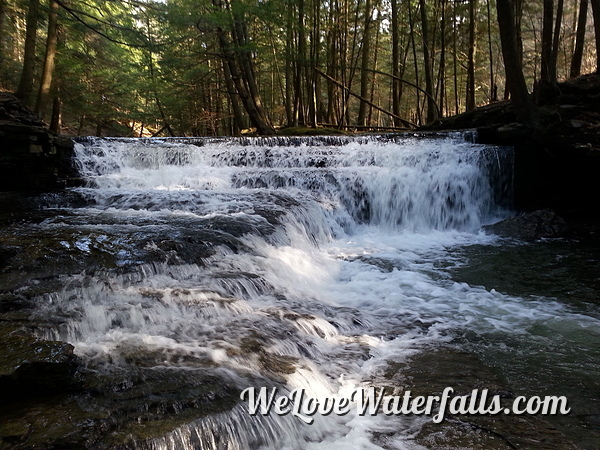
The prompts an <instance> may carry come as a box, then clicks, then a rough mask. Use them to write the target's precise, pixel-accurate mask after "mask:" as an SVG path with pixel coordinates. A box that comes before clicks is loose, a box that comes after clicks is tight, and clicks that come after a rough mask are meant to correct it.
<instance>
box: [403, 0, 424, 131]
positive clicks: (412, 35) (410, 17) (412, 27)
mask: <svg viewBox="0 0 600 450" xmlns="http://www.w3.org/2000/svg"><path fill="white" fill-rule="evenodd" d="M407 5H408V23H409V25H410V44H411V47H412V53H413V62H414V65H415V84H416V85H417V86H420V83H419V61H418V58H417V44H416V42H415V24H414V20H415V19H414V16H413V13H412V11H411V7H410V2H407ZM416 95H417V110H416V111H417V114H416V117H417V123H418V124H419V125H423V123H422V122H423V121H422V119H421V94H420V93H419V90H418V89H417V92H416Z"/></svg>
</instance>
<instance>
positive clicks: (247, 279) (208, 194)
mask: <svg viewBox="0 0 600 450" xmlns="http://www.w3.org/2000/svg"><path fill="white" fill-rule="evenodd" d="M473 141H474V139H473V136H472V135H471V134H460V133H453V134H446V135H419V134H415V135H406V136H387V137H360V138H350V137H348V138H346V137H339V138H337V137H336V138H332V137H326V138H240V139H234V138H205V139H191V138H188V139H185V138H173V139H108V138H104V139H99V138H87V139H82V140H80V141H79V142H78V143H77V145H76V148H75V158H76V164H77V166H78V169H79V171H80V173H81V175H82V176H83V177H84V178H85V180H86V184H85V186H84V187H80V188H76V189H74V192H75V193H76V194H77V195H78V196H79V198H80V200H82V201H80V202H79V203H78V204H79V205H84V206H79V207H72V208H70V209H68V213H65V214H62V215H59V216H57V217H56V218H54V219H49V220H47V221H46V222H45V223H44V226H46V227H48V228H49V229H60V230H62V233H63V235H64V236H66V237H64V238H63V240H62V241H61V244H62V245H64V247H65V248H67V249H72V250H73V251H77V252H79V253H78V254H82V255H84V256H86V257H90V258H95V259H94V261H96V262H97V263H96V264H94V265H93V266H92V267H89V268H88V269H86V270H85V271H83V272H82V273H77V274H73V275H71V276H68V277H64V280H63V287H62V288H61V289H60V290H59V291H57V292H55V293H53V294H51V295H47V296H45V297H44V298H43V299H42V301H41V302H40V303H42V304H43V306H42V307H41V308H40V315H42V316H45V317H53V318H55V319H54V320H55V326H53V327H49V328H48V329H47V330H46V331H45V334H44V337H46V338H50V339H59V340H65V341H68V342H70V343H72V344H73V345H74V346H75V353H76V354H77V355H78V356H79V357H80V358H81V360H82V361H83V363H84V364H85V365H86V367H88V368H89V369H90V370H93V371H95V372H96V373H98V374H104V375H102V376H106V377H108V379H114V380H116V381H113V382H109V384H110V385H111V386H113V385H117V384H118V385H119V386H120V387H119V389H116V388H114V389H113V390H112V391H111V390H110V389H109V390H108V391H110V392H121V391H125V392H136V391H135V389H138V388H140V384H139V383H141V381H139V380H144V381H143V383H145V384H144V386H145V388H144V389H146V391H147V396H143V397H141V398H140V400H139V401H140V403H141V404H140V405H139V410H140V411H142V410H143V411H145V412H139V413H136V414H138V415H139V417H137V416H135V414H133V416H132V415H131V414H130V413H128V414H124V413H123V411H124V410H125V409H126V407H125V406H124V404H123V400H122V399H121V397H118V396H117V394H114V395H115V398H112V397H111V400H110V402H109V401H108V400H107V402H108V403H109V404H110V406H105V407H106V408H107V409H108V410H111V408H112V410H114V411H113V413H112V414H113V415H114V416H115V417H120V419H118V420H122V421H123V422H124V423H125V425H123V427H124V428H126V429H127V430H128V431H127V432H128V433H129V436H130V437H132V439H133V442H134V443H133V444H132V445H133V447H136V448H165V449H166V448H169V449H170V448H227V449H234V448H249V447H251V448H255V447H258V446H261V445H262V446H265V447H269V448H271V447H272V448H283V447H286V446H287V448H320V447H321V446H328V447H333V448H350V447H349V446H354V447H355V448H380V446H381V445H385V446H387V448H389V447H390V446H391V447H394V448H418V446H417V445H416V444H414V442H412V441H411V436H412V435H413V434H414V432H415V430H417V429H418V427H419V426H420V424H422V423H423V418H419V417H386V416H378V417H369V416H360V415H357V414H350V415H347V416H341V417H338V416H335V415H328V416H319V417H316V419H315V424H313V425H306V424H304V423H303V422H302V421H299V420H298V419H297V418H294V417H289V416H286V417H278V416H273V415H271V416H268V417H262V416H251V415H249V414H248V412H247V410H246V409H245V408H246V406H245V405H244V403H243V402H241V401H239V399H238V401H237V403H236V405H235V406H233V407H231V406H229V407H227V408H225V407H223V408H222V409H224V410H223V411H220V412H211V410H207V409H203V406H202V404H200V405H199V404H198V399H197V398H195V397H194V396H195V395H199V394H198V392H199V389H200V388H199V387H198V386H200V385H203V383H204V384H206V383H208V382H206V381H203V380H207V379H210V380H220V381H219V382H217V384H220V385H222V386H223V389H228V390H229V391H231V392H235V393H236V394H235V396H237V395H238V394H237V393H239V392H240V391H242V390H243V389H245V388H247V387H249V386H255V387H259V386H276V387H278V388H280V389H281V390H282V392H291V391H292V390H293V389H298V388H302V389H306V391H307V392H308V393H309V394H312V395H314V396H316V397H324V396H333V395H340V393H343V392H347V391H349V390H352V389H354V388H357V387H361V386H366V385H383V384H385V379H384V377H383V375H382V374H383V373H385V371H386V367H388V366H389V363H390V361H405V360H406V358H407V357H409V356H411V355H414V354H415V353H418V352H419V351H420V349H422V348H426V347H427V346H430V345H437V344H439V343H443V342H446V341H448V340H449V339H451V335H452V330H456V329H459V328H465V327H475V328H477V327H478V328H480V329H482V330H491V329H499V328H502V327H508V326H510V327H514V326H519V324H520V323H524V322H525V321H527V320H529V319H530V313H529V309H528V308H529V307H526V306H524V305H523V304H522V302H521V300H519V299H514V298H511V297H507V296H505V295H502V294H500V293H498V292H495V291H487V290H485V289H484V288H482V287H471V286H468V285H466V284H464V283H456V282H453V281H452V280H450V279H448V277H447V276H446V275H444V273H443V271H442V269H441V268H440V267H438V266H436V264H437V263H440V262H441V263H444V264H447V265H451V264H456V263H457V261H456V259H455V258H454V257H453V256H452V254H451V252H450V251H449V249H453V248H457V247H460V246H461V245H465V244H467V243H469V244H472V243H480V244H489V243H493V242H494V241H495V239H496V238H494V237H493V236H487V235H485V234H483V233H481V232H480V231H479V229H480V226H481V225H482V224H486V223H490V222H493V221H495V220H497V219H499V218H502V217H505V216H506V215H507V214H509V212H508V211H509V209H510V201H511V190H512V181H511V180H512V178H511V177H512V164H513V162H512V160H513V156H512V151H511V149H509V148H502V147H492V146H483V145H479V144H476V143H474V142H473ZM554 307H555V308H558V306H551V307H545V308H546V309H545V310H544V311H542V312H540V313H539V317H540V318H543V317H549V316H550V315H551V313H552V311H551V312H548V308H550V309H552V308H554ZM508 324H510V325H508ZM131 374H136V375H135V376H134V375H131ZM182 374H185V376H183V375H182ZM111 377H112V378H111ZM119 380H120V381H119ZM153 380H154V381H153ZM156 380H158V381H156ZM165 380H173V381H170V382H172V383H173V385H174V386H179V388H178V389H179V390H178V391H177V392H178V393H177V394H173V393H169V395H168V396H167V394H165V387H164V383H165ZM111 383H112V384H111ZM211 383H212V382H211ZM209 384H210V383H209ZM210 385H212V384H210ZM123 386H124V387H123ZM190 386H191V387H190ZM107 395H109V394H107ZM110 395H113V394H110ZM171 397H174V399H172V398H171ZM150 398H153V399H154V400H152V401H157V400H156V399H157V398H158V399H159V400H160V401H159V403H160V405H162V406H161V408H163V409H168V408H167V406H169V405H170V406H169V407H170V408H171V409H172V410H173V411H174V412H173V413H172V415H173V417H175V418H178V417H180V418H181V419H180V420H179V421H177V420H175V419H171V418H169V419H164V420H173V421H174V422H173V426H172V427H171V429H170V430H168V432H167V431H163V432H161V433H158V432H157V434H158V435H157V436H153V435H151V434H150V435H148V433H147V431H144V432H142V431H140V429H138V428H136V427H138V426H139V427H141V425H137V424H138V423H142V422H143V420H142V419H141V417H146V415H148V414H150V413H149V412H148V411H151V410H152V408H153V406H152V404H153V403H151V400H149V399H150ZM236 398H237V397H236ZM169 402H170V403H169ZM165 405H167V406H165ZM173 405H179V406H173ZM182 405H183V406H182ZM185 405H188V406H185ZM189 405H195V406H189ZM182 411H183V412H182ZM144 420H157V421H158V420H160V419H156V418H155V417H154V416H152V419H150V418H146V419H144ZM175 422H177V423H175ZM169 423H170V422H169ZM165 428H167V427H166V426H165V425H162V426H159V427H157V429H161V430H163V429H165ZM382 435H385V436H388V437H386V438H385V439H386V441H385V443H384V442H383V441H382V438H381V436H382ZM378 436H379V437H378ZM311 446H312V447H311ZM356 446H358V447H356Z"/></svg>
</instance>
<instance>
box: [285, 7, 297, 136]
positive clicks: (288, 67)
mask: <svg viewBox="0 0 600 450" xmlns="http://www.w3.org/2000/svg"><path fill="white" fill-rule="evenodd" d="M293 18H294V7H293V4H292V2H287V37H286V43H285V115H286V118H287V126H288V127H293V126H295V125H297V123H298V118H297V117H294V102H293V96H294V89H293V87H294V86H293V78H294V76H293V73H294V72H293V70H294V68H293V64H292V42H293V39H294V34H293V27H292V23H293Z"/></svg>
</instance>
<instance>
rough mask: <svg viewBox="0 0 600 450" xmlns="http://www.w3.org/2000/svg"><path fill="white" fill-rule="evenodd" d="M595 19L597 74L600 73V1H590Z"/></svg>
mask: <svg viewBox="0 0 600 450" xmlns="http://www.w3.org/2000/svg"><path fill="white" fill-rule="evenodd" d="M590 1H591V3H592V15H593V17H594V33H595V35H596V72H597V73H600V50H598V49H600V0H590Z"/></svg>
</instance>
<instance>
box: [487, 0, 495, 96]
mask: <svg viewBox="0 0 600 450" xmlns="http://www.w3.org/2000/svg"><path fill="white" fill-rule="evenodd" d="M486 6H487V16H488V17H487V24H488V51H489V58H490V103H493V102H496V101H498V89H497V86H496V77H495V74H494V51H493V47H492V11H491V7H490V0H487V5H486Z"/></svg>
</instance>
